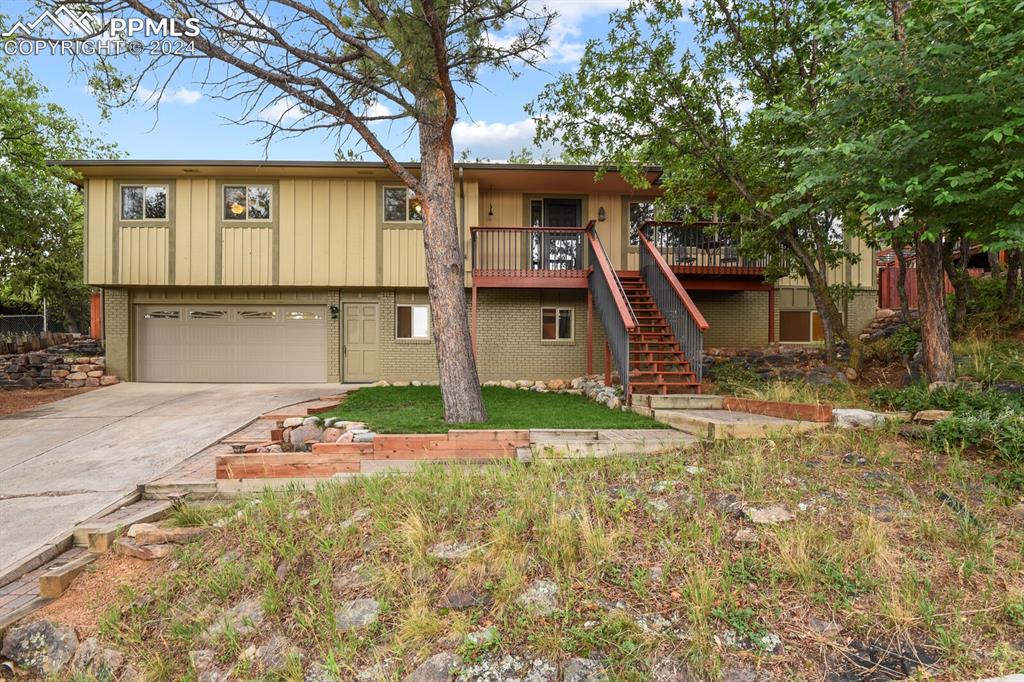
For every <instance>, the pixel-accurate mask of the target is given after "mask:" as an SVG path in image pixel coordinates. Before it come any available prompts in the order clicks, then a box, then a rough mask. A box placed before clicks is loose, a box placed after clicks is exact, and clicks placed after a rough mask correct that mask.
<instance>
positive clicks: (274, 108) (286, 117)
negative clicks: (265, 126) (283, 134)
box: [256, 97, 304, 124]
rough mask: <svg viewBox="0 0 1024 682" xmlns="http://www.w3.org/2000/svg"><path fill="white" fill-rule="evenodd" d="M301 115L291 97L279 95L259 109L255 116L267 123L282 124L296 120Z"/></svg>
mask: <svg viewBox="0 0 1024 682" xmlns="http://www.w3.org/2000/svg"><path fill="white" fill-rule="evenodd" d="M303 115H304V113H303V111H302V109H301V108H299V103H298V102H297V101H295V100H294V99H293V98H291V97H281V98H279V99H276V100H274V102H273V103H272V104H268V105H267V106H265V107H263V108H262V109H260V111H259V113H258V114H256V117H257V118H259V119H260V120H261V121H266V122H268V123H275V124H282V123H290V122H292V121H298V120H299V119H300V118H302V117H303Z"/></svg>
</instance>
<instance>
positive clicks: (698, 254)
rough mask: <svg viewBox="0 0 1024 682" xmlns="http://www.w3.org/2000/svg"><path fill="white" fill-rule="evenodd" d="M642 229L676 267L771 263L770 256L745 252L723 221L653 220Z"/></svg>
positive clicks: (683, 268)
mask: <svg viewBox="0 0 1024 682" xmlns="http://www.w3.org/2000/svg"><path fill="white" fill-rule="evenodd" d="M639 233H640V234H642V235H645V236H646V237H647V238H648V240H650V242H651V244H652V245H653V246H654V248H655V249H657V250H658V252H659V253H660V254H661V256H662V258H664V259H665V262H666V263H667V264H668V265H669V267H671V268H673V269H676V270H690V271H692V272H699V271H700V269H702V268H715V269H721V270H723V271H727V270H728V269H729V268H737V269H740V268H745V269H750V268H764V267H766V266H767V265H768V258H767V257H766V256H760V257H757V258H748V257H747V256H743V255H741V254H740V252H739V249H738V248H737V245H736V243H735V240H734V239H733V238H732V235H730V234H729V233H728V232H727V231H726V230H725V229H724V224H723V223H714V222H695V223H683V222H679V221H672V220H649V221H647V222H646V223H644V224H643V226H642V227H641V228H640V231H639ZM641 251H642V249H641ZM691 269H692V270H691Z"/></svg>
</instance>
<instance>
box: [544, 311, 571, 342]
mask: <svg viewBox="0 0 1024 682" xmlns="http://www.w3.org/2000/svg"><path fill="white" fill-rule="evenodd" d="M540 338H541V340H543V341H572V338H573V309H572V308H541V309H540Z"/></svg>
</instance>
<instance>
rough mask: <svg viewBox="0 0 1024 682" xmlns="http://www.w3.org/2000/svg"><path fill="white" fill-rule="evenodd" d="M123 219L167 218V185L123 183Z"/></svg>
mask: <svg viewBox="0 0 1024 682" xmlns="http://www.w3.org/2000/svg"><path fill="white" fill-rule="evenodd" d="M121 220H167V185H121Z"/></svg>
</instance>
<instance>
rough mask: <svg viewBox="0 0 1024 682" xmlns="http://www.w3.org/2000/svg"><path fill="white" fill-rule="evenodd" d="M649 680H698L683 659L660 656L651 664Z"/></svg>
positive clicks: (670, 681)
mask: <svg viewBox="0 0 1024 682" xmlns="http://www.w3.org/2000/svg"><path fill="white" fill-rule="evenodd" d="M651 682H699V680H698V678H696V677H694V676H693V674H692V673H691V672H690V669H689V668H688V667H687V665H686V663H685V662H684V661H681V660H679V659H676V658H670V657H666V658H661V659H658V660H656V661H654V663H653V664H652V665H651Z"/></svg>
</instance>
